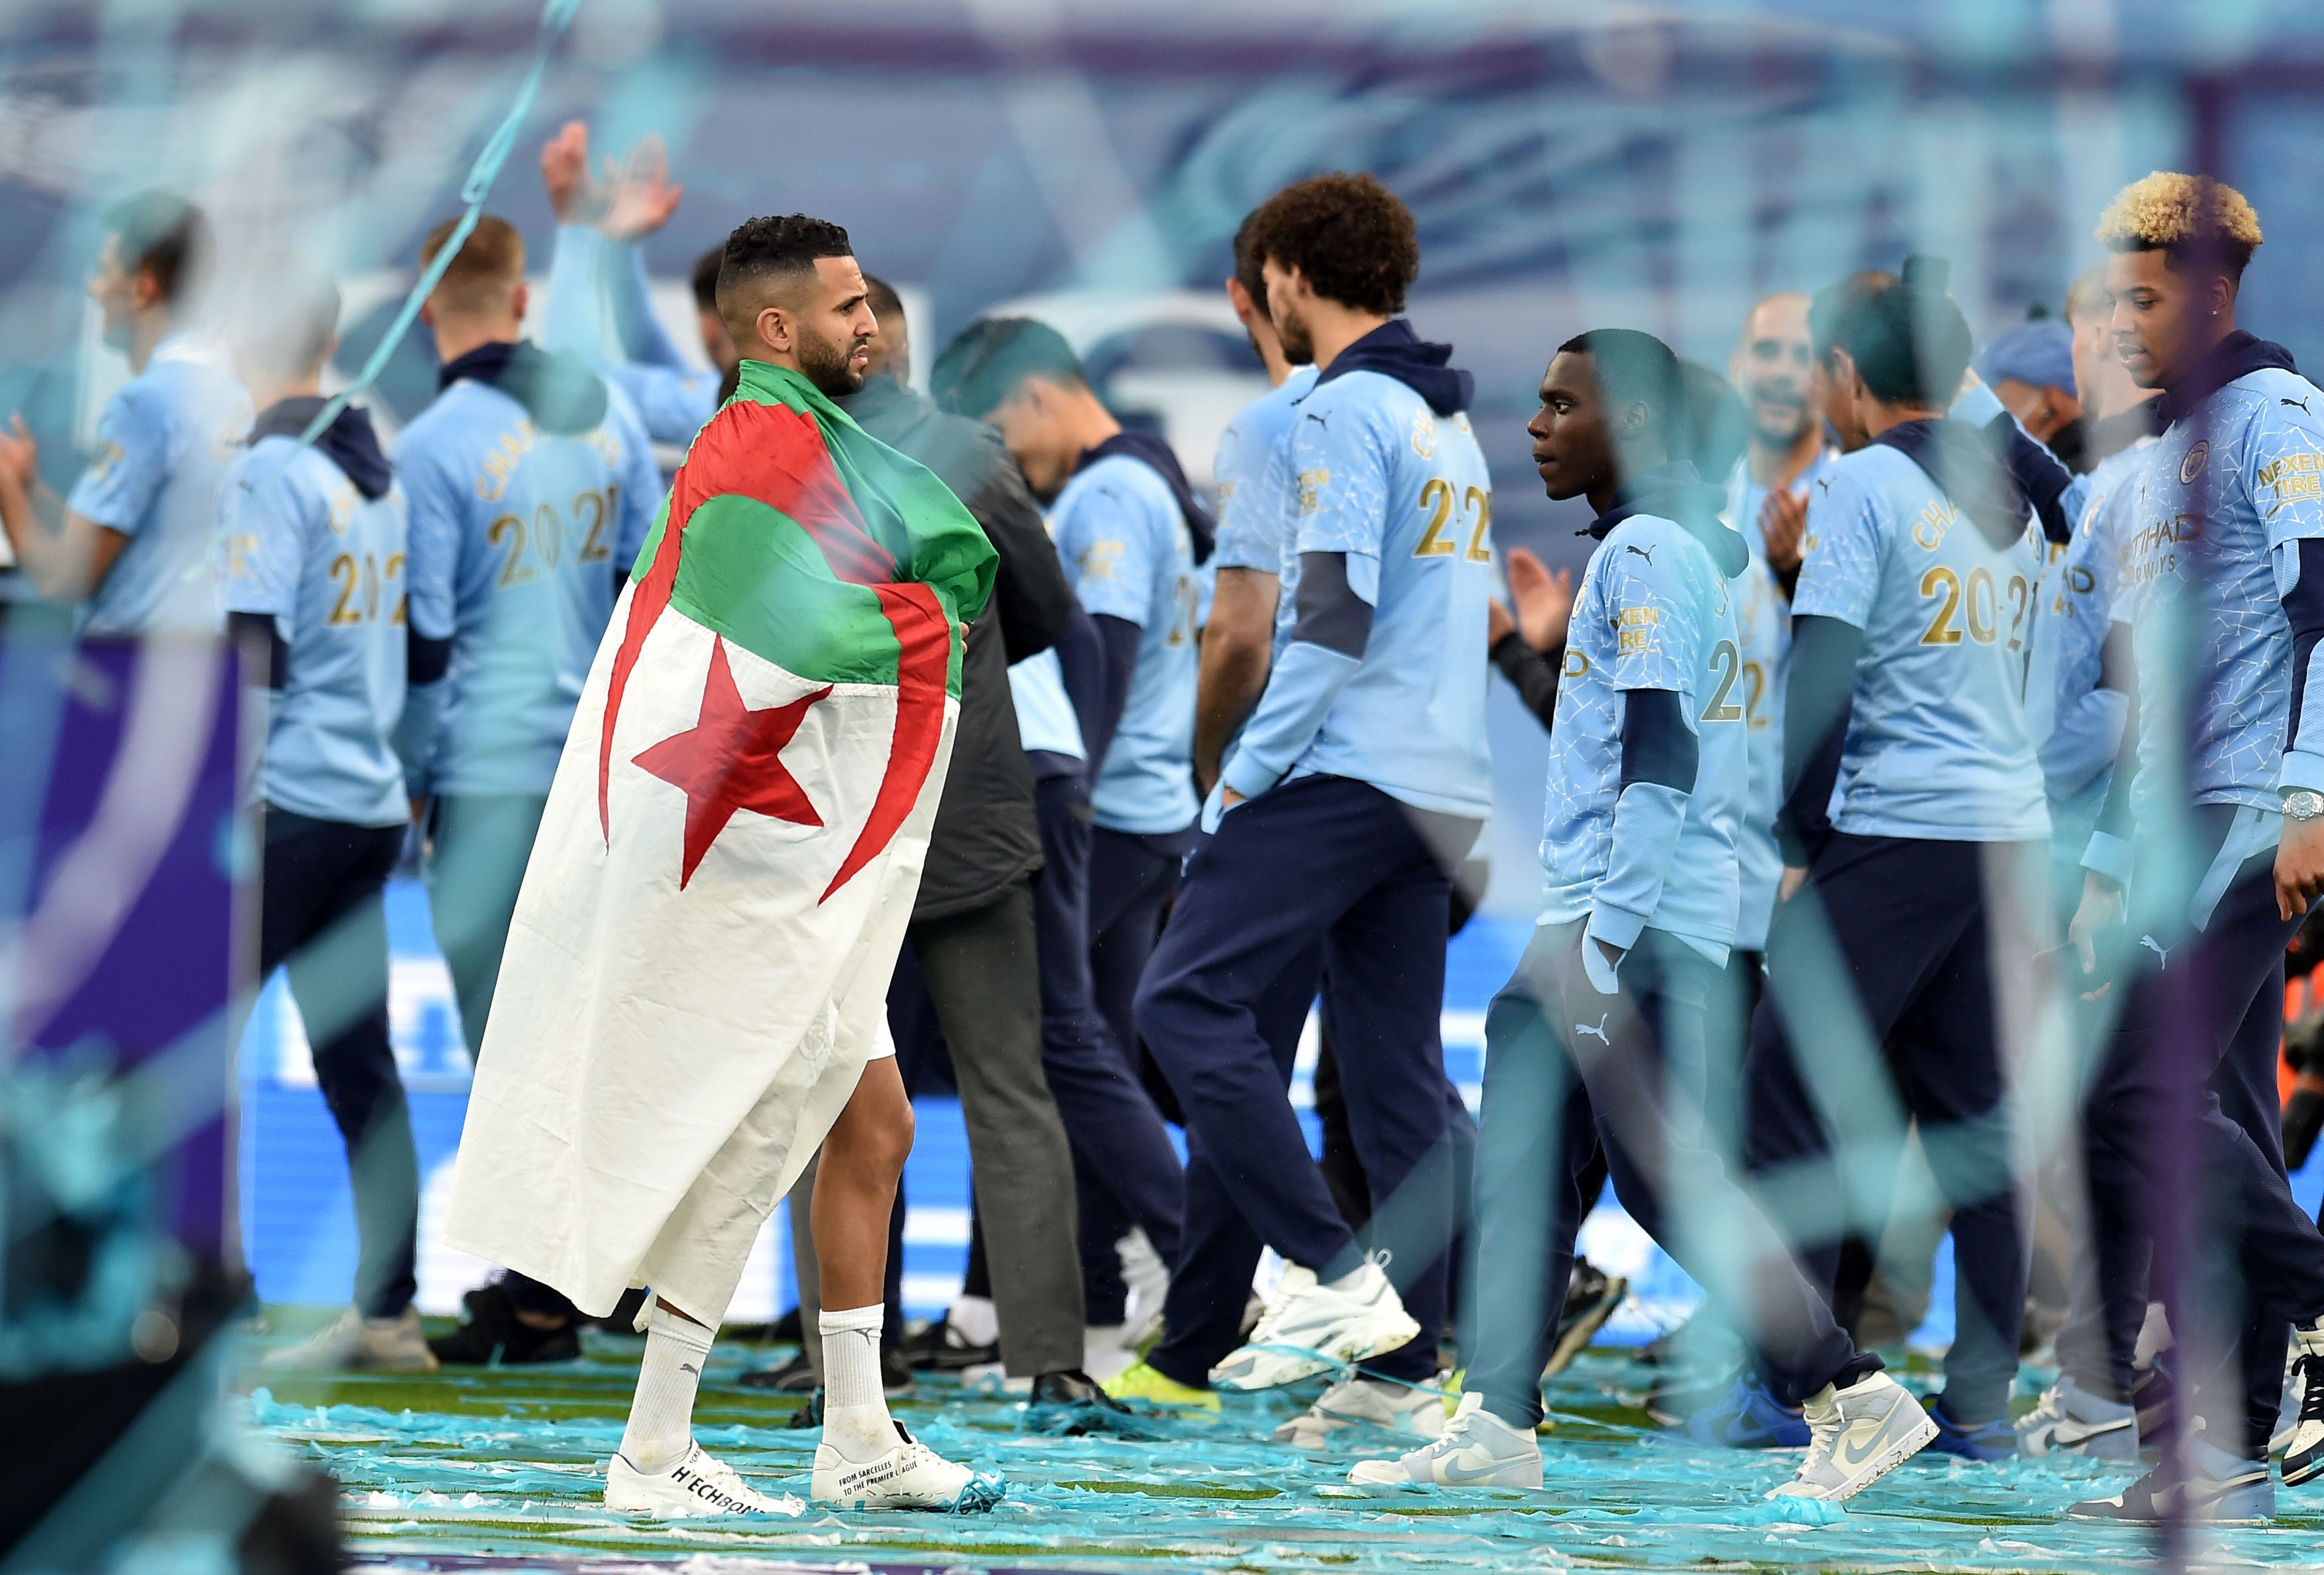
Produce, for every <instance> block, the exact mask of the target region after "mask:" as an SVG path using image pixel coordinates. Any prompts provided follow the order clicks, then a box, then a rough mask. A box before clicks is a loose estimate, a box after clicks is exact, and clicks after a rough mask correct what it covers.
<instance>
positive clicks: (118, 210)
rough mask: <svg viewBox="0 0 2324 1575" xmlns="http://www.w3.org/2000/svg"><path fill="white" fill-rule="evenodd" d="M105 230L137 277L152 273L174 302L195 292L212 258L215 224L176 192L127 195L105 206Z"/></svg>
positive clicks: (129, 270) (166, 297)
mask: <svg viewBox="0 0 2324 1575" xmlns="http://www.w3.org/2000/svg"><path fill="white" fill-rule="evenodd" d="M105 233H106V235H112V236H114V237H115V255H117V256H118V257H119V258H120V259H121V265H122V267H124V269H126V270H128V272H130V274H131V275H132V276H134V275H136V274H139V273H150V274H152V276H153V283H154V284H155V286H156V287H158V288H159V289H160V290H161V299H163V300H164V301H167V302H169V303H170V304H171V305H172V306H175V305H177V304H178V303H179V302H180V301H181V300H183V299H186V298H187V297H189V296H190V295H191V294H193V293H194V289H195V286H196V285H197V284H198V282H199V281H200V279H201V276H202V271H203V270H204V269H205V268H207V267H208V265H209V260H210V222H209V220H208V217H206V216H204V215H203V213H202V210H201V209H200V208H198V207H195V206H194V205H193V204H192V203H190V202H188V201H187V200H186V199H185V198H182V197H180V196H178V195H177V194H176V193H175V192H170V191H163V190H161V189H159V188H156V189H152V190H150V191H141V192H139V193H138V194H137V195H136V196H134V197H124V198H122V199H121V200H120V201H119V202H116V203H115V204H114V205H113V206H112V207H108V208H106V210H105Z"/></svg>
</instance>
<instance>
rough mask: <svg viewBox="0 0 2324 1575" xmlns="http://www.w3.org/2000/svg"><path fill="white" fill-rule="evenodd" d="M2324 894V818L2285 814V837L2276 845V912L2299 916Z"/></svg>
mask: <svg viewBox="0 0 2324 1575" xmlns="http://www.w3.org/2000/svg"><path fill="white" fill-rule="evenodd" d="M2319 893H2324V820H2294V819H2292V817H2291V816H2290V815H2285V816H2284V817H2283V836H2282V841H2280V842H2278V843H2276V846H2275V911H2276V913H2277V914H2278V915H2279V916H2282V917H2283V918H2287V919H2296V918H2298V917H2299V916H2301V915H2302V914H2304V913H2306V912H2307V911H2308V910H2309V909H2310V908H2311V907H2314V906H2315V905H2316V898H2317V897H2318V895H2319Z"/></svg>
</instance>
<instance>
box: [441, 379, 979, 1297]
mask: <svg viewBox="0 0 2324 1575" xmlns="http://www.w3.org/2000/svg"><path fill="white" fill-rule="evenodd" d="M995 563H996V559H995V557H994V554H993V551H992V548H991V545H990V544H989V543H987V542H986V540H985V539H984V535H983V532H982V530H980V529H979V528H978V526H977V524H976V522H975V520H973V519H972V518H971V517H970V516H969V513H968V511H966V510H965V509H964V508H963V507H962V506H961V504H960V502H959V501H958V500H957V499H955V498H954V496H953V495H952V493H950V492H948V491H947V490H945V485H944V484H943V483H942V482H939V481H938V480H936V477H935V476H934V475H932V474H929V473H928V472H927V470H924V469H923V468H921V467H920V466H919V465H917V464H915V463H914V462H913V461H911V460H910V459H908V458H906V457H905V456H902V455H900V454H898V453H897V452H896V451H895V450H893V449H891V448H890V447H887V446H886V445H885V444H882V443H881V442H880V441H879V440H878V439H876V438H874V437H871V436H870V435H869V434H868V433H866V432H864V431H863V429H862V428H860V427H858V426H856V424H855V423H854V422H853V420H851V419H849V418H848V416H847V415H846V413H845V412H844V411H843V410H840V409H839V408H838V407H837V406H836V405H835V404H833V403H832V402H831V401H829V400H828V399H826V398H825V397H824V396H823V395H822V394H821V393H820V392H818V391H816V389H815V387H814V386H813V385H812V384H811V383H809V382H807V380H806V379H805V378H803V377H801V376H799V375H798V373H793V372H789V371H787V370H785V369H783V368H780V367H776V366H772V365H769V364H765V363H762V362H757V361H745V362H744V363H743V364H742V382H741V386H740V387H739V388H738V389H737V390H736V392H735V395H734V398H733V400H732V401H729V402H728V403H727V404H726V406H725V407H724V409H723V410H720V411H719V412H718V414H717V416H716V417H715V418H714V419H712V420H711V422H710V424H709V425H708V426H706V427H705V428H703V429H702V431H701V433H700V435H699V436H697V437H696V438H695V440H694V446H693V447H692V449H691V450H690V451H689V452H688V454H687V458H686V463H685V465H683V466H682V467H680V469H679V470H678V477H677V480H676V482H675V483H674V484H673V485H672V487H671V489H670V495H669V500H668V502H666V503H665V504H664V505H663V509H662V514H661V518H660V520H659V521H658V522H657V524H656V525H655V528H654V531H653V534H652V535H650V537H648V538H647V540H646V544H645V548H644V550H643V551H642V552H641V554H640V555H639V558H638V565H637V568H636V570H635V571H634V573H633V574H632V578H631V583H630V585H629V588H628V589H627V590H626V591H625V592H624V593H623V594H622V601H621V603H619V604H618V605H617V606H616V607H615V609H614V612H613V623H612V626H611V627H610V628H609V629H608V630H607V631H606V633H605V639H604V643H603V644H602V645H601V646H600V647H599V648H598V651H597V659H596V660H595V663H594V664H593V665H592V667H591V668H590V672H589V681H588V684H587V686H586V688H585V689H584V690H583V692H582V696H581V704H580V708H579V710H578V712H577V713H576V715H575V717H574V722H573V731H572V732H571V734H570V735H569V736H568V737H567V740H566V744H565V753H564V756H563V758H562V759H561V760H559V761H558V768H557V779H556V783H555V786H554V787H553V788H551V789H550V791H549V807H548V811H547V813H546V815H544V816H543V818H542V820H541V824H540V832H539V836H538V838H537V839H536V840H535V841H534V843H533V848H532V859H531V862H530V865H529V866H528V867H527V869H526V870H525V878H524V889H523V892H522V894H521V896H520V897H519V898H518V899H517V907H516V917H515V921H514V923H513V924H512V926H510V930H509V939H508V949H507V951H506V953H504V955H503V959H502V963H501V972H500V981H499V985H498V988H497V990H496V992H495V994H494V996H493V1009H492V1018H491V1026H490V1027H489V1028H488V1030H487V1031H486V1033H485V1036H484V1045H483V1048H482V1051H481V1053H480V1054H479V1055H478V1058H477V1062H478V1064H477V1070H476V1077H475V1086H474V1089H473V1091H471V1093H470V1095H469V1101H468V1116H467V1126H466V1130H465V1132H464V1133H463V1134H462V1137H461V1142H460V1152H459V1157H458V1159H457V1166H456V1169H455V1172H454V1176H453V1188H452V1198H451V1208H450V1213H449V1216H448V1219H447V1224H446V1228H445V1239H446V1240H447V1242H448V1243H449V1244H450V1245H452V1246H453V1247H456V1248H459V1249H461V1250H462V1251H466V1252H470V1253H474V1254H475V1255H476V1256H478V1257H484V1258H488V1259H490V1260H492V1261H493V1262H495V1263H499V1264H502V1265H503V1266H507V1267H509V1268H512V1269H516V1270H519V1271H521V1272H522V1273H524V1274H528V1275H530V1276H533V1277H534V1278H536V1279H539V1280H542V1281H545V1282H546V1283H548V1284H549V1285H554V1286H556V1287H557V1288H558V1290H561V1291H563V1292H564V1293H565V1294H567V1295H568V1296H570V1297H571V1298H572V1299H573V1300H574V1302H575V1303H577V1304H578V1305H579V1306H580V1307H581V1309H582V1310H583V1311H584V1312H586V1313H591V1314H593V1315H603V1314H604V1313H607V1312H609V1311H611V1310H612V1308H613V1303H614V1302H615V1301H616V1300H618V1299H619V1298H620V1296H621V1294H622V1290H623V1289H624V1288H626V1287H627V1286H630V1285H652V1286H653V1287H654V1288H655V1290H656V1291H657V1292H658V1293H659V1294H661V1295H662V1296H664V1297H667V1298H668V1299H669V1301H670V1302H671V1303H674V1304H675V1305H677V1306H678V1307H680V1308H683V1309H684V1310H685V1311H686V1312H687V1313H690V1314H691V1315H693V1316H694V1317H696V1318H697V1319H700V1320H701V1321H703V1322H708V1323H711V1324H714V1325H715V1323H716V1322H717V1321H718V1318H719V1316H720V1315H721V1314H722V1313H724V1310H725V1307H726V1303H727V1301H728V1300H729V1299H730V1298H731V1296H732V1295H733V1289H734V1285H735V1284H736V1282H737V1280H738V1279H739V1278H740V1276H741V1275H742V1265H743V1262H744V1260H745V1259H746V1258H747V1257H748V1256H749V1253H750V1249H751V1244H752V1241H753V1240H754V1239H756V1237H757V1235H758V1233H759V1229H760V1227H761V1224H762V1223H763V1222H764V1221H765V1220H766V1218H767V1216H768V1215H769V1214H770V1212H771V1211H773V1209H774V1206H775V1204H776V1202H778V1201H779V1199H780V1198H781V1197H782V1195H783V1193H785V1192H786V1191H787V1190H788V1188H789V1186H790V1184H791V1183H792V1181H793V1180H794V1179H796V1177H797V1176H798V1172H799V1170H800V1169H801V1168H802V1167H803V1166H804V1165H806V1163H807V1160H808V1158H809V1157H811V1156H813V1154H814V1153H815V1150H816V1147H817V1146H818V1145H819V1144H820V1143H821V1142H822V1140H823V1137H824V1135H825V1133H826V1132H827V1131H828V1130H829V1129H830V1127H831V1123H832V1122H833V1121H834V1120H835V1119H836V1118H837V1116H838V1113H839V1110H840V1109H841V1107H842V1106H844V1104H845V1103H846V1101H847V1098H848V1095H849V1094H850V1093H851V1092H852V1091H853V1089H854V1086H855V1082H856V1080H857V1078H858V1077H859V1076H860V1075H861V1074H862V1068H863V1064H864V1063H865V1061H866V1060H867V1059H869V1058H870V1056H871V1053H872V1051H873V1048H874V1046H875V1045H877V1044H879V1043H880V1041H881V1036H882V1035H883V1034H884V1032H885V1028H884V1018H883V1015H882V1014H883V1010H884V1003H885V1001H886V998H887V991H888V981H889V976H890V973H891V972H893V970H894V966H895V961H896V953H897V950H898V948H899V946H900V945H901V944H902V942H903V935H904V926H905V925H906V923H907V922H908V920H909V918H910V916H911V910H912V901H913V898H914V896H915V894H916V893H917V891H918V887H919V879H920V868H921V864H922V861H923V860H924V858H925V855H926V852H927V837H928V828H929V826H930V824H931V823H932V822H933V821H934V820H935V818H936V798H937V796H938V794H939V792H940V791H941V789H942V788H943V784H944V774H945V762H946V760H947V759H948V758H949V756H950V753H951V749H952V730H953V725H954V719H955V717H956V716H957V715H958V713H959V698H958V696H959V692H960V652H961V636H962V630H963V626H964V624H965V622H967V621H968V620H969V619H972V618H973V617H974V616H975V615H976V614H977V613H978V612H979V611H981V610H982V607H983V605H984V602H985V598H986V597H987V596H988V595H989V594H991V589H992V578H993V572H994V566H995Z"/></svg>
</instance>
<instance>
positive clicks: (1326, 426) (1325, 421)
mask: <svg viewBox="0 0 2324 1575" xmlns="http://www.w3.org/2000/svg"><path fill="white" fill-rule="evenodd" d="M1306 416H1307V419H1309V420H1311V421H1313V422H1314V423H1315V425H1317V426H1318V427H1321V428H1323V430H1324V431H1326V432H1328V431H1330V430H1331V429H1332V419H1331V418H1330V417H1329V416H1319V415H1317V414H1316V413H1315V412H1314V411H1313V410H1309V411H1307V412H1306Z"/></svg>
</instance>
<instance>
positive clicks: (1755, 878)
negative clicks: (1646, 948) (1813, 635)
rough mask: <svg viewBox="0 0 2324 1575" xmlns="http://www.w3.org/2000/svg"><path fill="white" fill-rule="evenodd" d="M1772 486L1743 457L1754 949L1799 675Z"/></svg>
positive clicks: (1765, 909) (1774, 870) (1743, 917)
mask: <svg viewBox="0 0 2324 1575" xmlns="http://www.w3.org/2000/svg"><path fill="white" fill-rule="evenodd" d="M1838 457H1839V453H1838V451H1837V450H1834V449H1826V450H1824V451H1823V452H1822V453H1821V454H1818V455H1817V456H1816V457H1815V458H1814V459H1813V460H1812V461H1811V462H1810V463H1809V465H1808V466H1807V468H1806V469H1805V470H1803V471H1802V472H1801V473H1800V474H1799V475H1798V476H1797V477H1795V478H1794V480H1793V481H1792V483H1791V488H1792V490H1793V491H1794V493H1796V492H1799V491H1801V490H1802V489H1803V488H1806V487H1810V486H1812V485H1814V484H1815V480H1816V478H1817V477H1818V476H1820V475H1821V474H1823V469H1824V466H1825V465H1829V464H1831V462H1832V461H1833V460H1834V459H1836V458H1838ZM1766 497H1767V489H1766V487H1763V486H1761V485H1759V484H1757V482H1755V481H1753V480H1752V479H1751V460H1750V456H1748V455H1747V456H1744V457H1743V458H1741V459H1738V460H1737V461H1736V462H1735V468H1734V470H1733V471H1732V472H1730V473H1729V475H1728V478H1727V509H1726V512H1725V514H1724V516H1723V518H1724V519H1725V520H1726V521H1727V524H1728V527H1729V529H1730V530H1735V531H1738V532H1739V533H1740V534H1741V536H1742V538H1743V539H1744V541H1745V542H1746V543H1747V544H1748V546H1749V547H1750V548H1751V562H1750V564H1749V566H1748V567H1746V568H1745V569H1744V571H1743V573H1742V575H1741V576H1740V577H1739V578H1738V579H1737V580H1736V582H1735V594H1736V599H1737V601H1736V604H1737V607H1738V617H1737V623H1738V627H1739V628H1740V630H1741V631H1742V633H1741V637H1740V640H1738V644H1739V646H1740V648H1741V649H1742V652H1743V681H1742V689H1741V695H1742V699H1743V728H1744V732H1745V733H1746V734H1747V735H1748V740H1749V743H1750V757H1751V796H1750V799H1749V801H1748V804H1747V805H1746V806H1745V807H1744V812H1743V820H1742V830H1741V832H1740V840H1739V841H1738V843H1737V846H1736V853H1737V857H1738V860H1739V861H1740V862H1741V865H1742V871H1743V876H1742V879H1743V901H1742V908H1741V913H1740V916H1739V917H1738V919H1737V920H1736V925H1735V944H1736V945H1737V946H1738V947H1739V948H1740V949H1742V950H1743V951H1746V952H1757V951H1763V950H1765V949H1766V944H1767V922H1768V920H1769V919H1770V918H1772V917H1773V916H1775V894H1776V892H1777V890H1778V889H1780V888H1781V886H1782V884H1783V879H1784V855H1783V852H1782V850H1781V849H1779V848H1778V847H1777V846H1776V845H1775V816H1776V815H1777V813H1778V812H1780V811H1781V810H1782V808H1783V806H1784V684H1785V683H1786V682H1787V681H1788V680H1789V678H1790V676H1791V662H1790V658H1791V654H1792V603H1791V601H1790V599H1789V598H1788V597H1786V596H1785V595H1784V587H1783V585H1781V584H1780V583H1779V582H1778V581H1777V580H1776V578H1775V571H1774V570H1772V569H1770V568H1769V567H1768V566H1767V562H1766V546H1767V544H1766V536H1765V534H1764V533H1763V532H1762V531H1761V530H1760V528H1759V506H1760V505H1761V504H1762V503H1763V502H1766Z"/></svg>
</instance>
